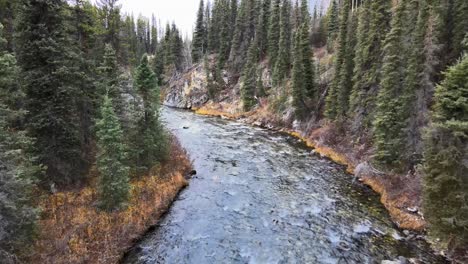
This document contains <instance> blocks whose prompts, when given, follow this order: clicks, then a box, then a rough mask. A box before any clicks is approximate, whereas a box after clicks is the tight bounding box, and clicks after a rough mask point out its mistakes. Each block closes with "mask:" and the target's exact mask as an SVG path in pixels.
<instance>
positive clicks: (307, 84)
mask: <svg viewBox="0 0 468 264" xmlns="http://www.w3.org/2000/svg"><path fill="white" fill-rule="evenodd" d="M301 14H302V15H301V16H302V26H301V27H300V28H299V32H300V38H301V39H300V48H301V49H302V51H301V56H302V67H303V70H304V95H305V96H307V97H308V98H309V99H310V101H312V103H313V104H314V105H316V104H317V100H318V89H317V87H316V84H315V69H314V61H313V58H314V53H313V51H312V48H311V42H310V31H309V30H310V21H309V20H310V19H309V18H310V14H309V7H308V5H307V1H305V0H303V1H302V4H301Z"/></svg>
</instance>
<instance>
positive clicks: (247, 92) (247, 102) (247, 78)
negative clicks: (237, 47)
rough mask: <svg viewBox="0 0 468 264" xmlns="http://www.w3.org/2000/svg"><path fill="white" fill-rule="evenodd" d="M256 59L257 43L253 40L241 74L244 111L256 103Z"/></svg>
mask: <svg viewBox="0 0 468 264" xmlns="http://www.w3.org/2000/svg"><path fill="white" fill-rule="evenodd" d="M257 61H258V45H257V41H253V42H252V44H251V46H250V48H249V54H248V57H247V63H246V65H245V68H244V71H243V74H242V77H243V82H242V87H241V98H242V103H243V107H244V111H250V110H251V109H252V108H253V107H254V106H255V104H256V100H255V93H256V85H257Z"/></svg>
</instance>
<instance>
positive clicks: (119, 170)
mask: <svg viewBox="0 0 468 264" xmlns="http://www.w3.org/2000/svg"><path fill="white" fill-rule="evenodd" d="M96 129H97V132H96V134H97V139H98V143H97V145H98V154H97V162H96V164H97V169H98V171H99V185H98V189H99V199H100V206H101V208H102V209H104V210H108V211H112V210H115V209H119V208H122V207H123V206H124V204H125V202H127V201H128V199H129V196H130V184H129V168H128V167H127V166H126V165H125V162H126V159H127V152H126V146H125V145H124V143H123V131H122V129H121V127H120V123H119V120H118V118H117V115H116V114H115V112H114V108H113V106H112V100H111V99H110V98H109V96H105V97H104V102H103V104H102V107H101V119H100V120H99V121H98V122H97V123H96Z"/></svg>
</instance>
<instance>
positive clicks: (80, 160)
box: [17, 0, 90, 184]
mask: <svg viewBox="0 0 468 264" xmlns="http://www.w3.org/2000/svg"><path fill="white" fill-rule="evenodd" d="M64 11H65V10H64V2H63V1H58V0H41V1H39V0H27V1H25V3H24V5H23V6H22V10H21V14H20V18H19V25H18V39H17V55H18V58H19V65H20V66H21V68H22V75H23V78H22V79H23V80H24V84H25V92H26V107H27V110H28V115H27V122H26V124H27V126H28V130H29V131H30V135H31V136H32V137H34V138H35V139H36V144H35V149H36V151H37V155H38V162H39V163H41V164H44V165H45V166H46V167H47V170H46V173H47V176H48V177H47V180H51V181H53V182H55V183H58V184H70V183H76V182H79V181H81V180H82V179H83V177H84V175H85V173H84V172H85V171H86V169H87V168H88V165H89V160H88V158H89V153H90V152H89V150H86V147H85V144H89V142H87V141H89V140H87V139H86V136H85V131H83V128H82V126H81V124H80V123H81V120H80V119H81V116H82V115H86V113H83V112H81V111H80V107H79V105H80V103H81V102H82V100H83V98H82V96H83V93H82V92H81V91H80V87H79V85H78V84H80V83H81V82H80V78H81V77H82V76H83V73H82V72H81V71H80V65H79V64H77V63H78V62H79V61H80V60H79V58H78V57H77V55H76V53H75V50H74V47H73V46H72V45H71V42H70V40H69V36H68V35H67V32H66V28H65V22H64Z"/></svg>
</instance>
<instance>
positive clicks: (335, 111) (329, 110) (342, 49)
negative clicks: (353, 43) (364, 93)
mask: <svg viewBox="0 0 468 264" xmlns="http://www.w3.org/2000/svg"><path fill="white" fill-rule="evenodd" d="M350 8H351V7H350V1H348V0H345V1H343V6H342V7H341V15H340V18H339V20H340V26H339V32H338V46H337V48H336V58H335V63H334V65H335V75H334V77H333V81H332V84H331V86H330V90H329V91H328V95H327V99H326V107H325V115H326V116H327V118H328V119H330V120H335V119H336V118H337V116H338V115H341V116H342V115H343V110H341V109H339V108H341V107H342V105H341V104H340V103H339V97H341V96H342V95H341V94H342V93H346V92H347V91H344V90H345V88H346V87H342V86H340V76H341V75H342V71H343V70H345V69H344V66H345V65H344V63H345V57H346V55H347V53H348V51H347V50H346V48H347V43H346V41H347V36H348V23H349V21H348V18H349V13H350ZM349 52H352V51H349Z"/></svg>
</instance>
